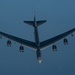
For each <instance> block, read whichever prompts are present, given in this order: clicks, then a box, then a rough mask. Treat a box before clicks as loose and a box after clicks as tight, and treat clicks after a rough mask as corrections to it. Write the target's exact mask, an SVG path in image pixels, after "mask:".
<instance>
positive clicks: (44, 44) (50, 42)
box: [0, 16, 75, 63]
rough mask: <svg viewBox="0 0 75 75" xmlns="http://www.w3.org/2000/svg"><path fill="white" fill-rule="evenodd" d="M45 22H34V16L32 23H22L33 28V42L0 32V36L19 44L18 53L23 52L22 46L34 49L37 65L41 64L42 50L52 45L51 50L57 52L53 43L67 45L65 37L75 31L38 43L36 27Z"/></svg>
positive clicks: (8, 42) (8, 43)
mask: <svg viewBox="0 0 75 75" xmlns="http://www.w3.org/2000/svg"><path fill="white" fill-rule="evenodd" d="M45 22H46V20H39V21H36V16H34V21H24V23H26V24H29V25H31V26H32V27H34V37H35V42H32V41H28V40H25V39H22V38H19V37H16V36H13V35H10V34H7V33H4V32H1V31H0V35H1V36H4V37H6V38H8V39H11V40H13V41H16V42H18V43H20V44H21V46H20V47H19V50H20V52H24V46H23V45H25V46H27V47H30V48H33V49H35V50H36V56H37V61H38V62H39V63H41V62H42V56H41V50H42V49H44V48H46V47H48V46H50V45H52V50H53V51H57V46H56V45H55V44H54V43H55V42H57V41H59V40H61V39H63V42H64V44H65V45H68V40H67V38H66V36H68V35H70V34H71V35H72V36H73V32H74V31H75V28H73V29H71V30H69V31H66V32H64V33H62V34H59V35H57V36H55V37H53V38H50V39H47V40H45V41H42V42H40V41H39V34H38V26H40V25H42V24H43V23H45ZM7 46H11V41H10V40H8V41H7Z"/></svg>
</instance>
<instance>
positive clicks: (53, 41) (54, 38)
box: [40, 28, 75, 49]
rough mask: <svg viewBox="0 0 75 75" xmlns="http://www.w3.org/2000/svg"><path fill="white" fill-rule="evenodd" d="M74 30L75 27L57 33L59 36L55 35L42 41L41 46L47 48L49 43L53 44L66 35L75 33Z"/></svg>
mask: <svg viewBox="0 0 75 75" xmlns="http://www.w3.org/2000/svg"><path fill="white" fill-rule="evenodd" d="M74 31H75V28H73V29H71V30H69V31H67V32H65V33H62V34H60V35H57V36H55V37H53V38H51V39H48V40H46V41H43V42H41V43H40V48H41V49H42V48H45V47H47V46H49V45H51V44H53V43H55V42H57V41H59V40H61V39H63V38H65V37H66V36H68V35H69V34H71V33H73V32H74Z"/></svg>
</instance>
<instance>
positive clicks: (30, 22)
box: [24, 20, 46, 27]
mask: <svg viewBox="0 0 75 75" xmlns="http://www.w3.org/2000/svg"><path fill="white" fill-rule="evenodd" d="M45 22H46V20H40V21H36V23H37V26H40V25H42V24H43V23H45ZM24 23H26V24H29V25H31V26H33V27H34V21H24Z"/></svg>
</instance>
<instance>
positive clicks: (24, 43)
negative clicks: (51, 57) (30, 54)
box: [0, 32, 36, 49]
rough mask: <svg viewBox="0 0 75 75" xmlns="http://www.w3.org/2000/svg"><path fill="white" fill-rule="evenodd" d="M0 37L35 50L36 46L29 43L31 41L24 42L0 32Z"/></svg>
mask: <svg viewBox="0 0 75 75" xmlns="http://www.w3.org/2000/svg"><path fill="white" fill-rule="evenodd" d="M0 35H2V36H4V37H6V38H8V39H11V40H13V41H16V42H18V43H20V44H23V45H26V46H28V47H31V48H34V49H36V44H35V43H34V42H31V41H28V40H24V39H21V38H18V37H16V36H13V35H10V34H6V33H4V32H0Z"/></svg>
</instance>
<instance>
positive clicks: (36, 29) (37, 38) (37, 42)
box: [34, 16, 42, 63]
mask: <svg viewBox="0 0 75 75" xmlns="http://www.w3.org/2000/svg"><path fill="white" fill-rule="evenodd" d="M34 36H35V43H36V46H37V50H36V55H37V60H38V62H39V63H41V62H42V58H41V51H40V41H39V34H38V26H37V22H36V17H35V16H34Z"/></svg>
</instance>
